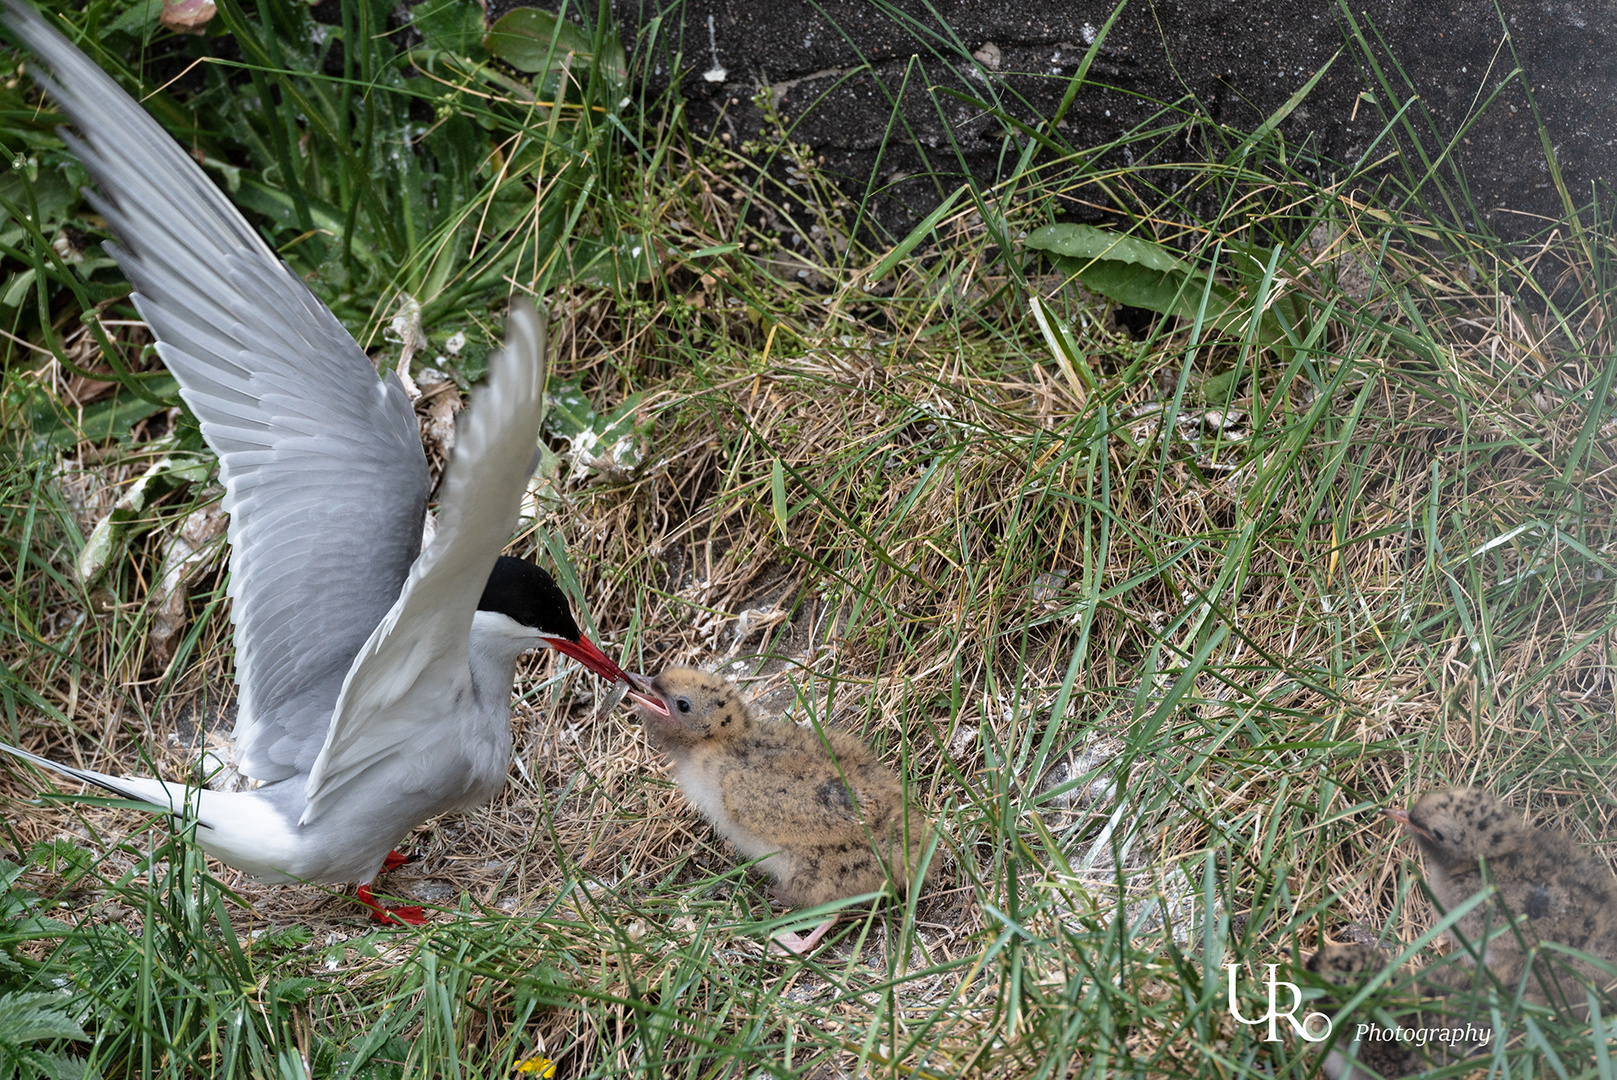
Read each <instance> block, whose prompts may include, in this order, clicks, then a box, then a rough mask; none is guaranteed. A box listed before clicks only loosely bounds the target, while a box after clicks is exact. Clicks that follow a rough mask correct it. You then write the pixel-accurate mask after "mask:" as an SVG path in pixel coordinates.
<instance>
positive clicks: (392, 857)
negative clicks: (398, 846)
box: [382, 851, 415, 871]
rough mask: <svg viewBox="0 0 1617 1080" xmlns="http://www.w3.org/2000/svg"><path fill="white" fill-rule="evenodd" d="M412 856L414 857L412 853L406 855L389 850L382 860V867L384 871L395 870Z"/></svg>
mask: <svg viewBox="0 0 1617 1080" xmlns="http://www.w3.org/2000/svg"><path fill="white" fill-rule="evenodd" d="M413 858H415V856H414V855H406V854H404V853H403V852H400V851H390V852H388V853H387V858H385V859H383V860H382V869H383V870H384V871H385V870H397V869H398V868H399V867H401V866H403V865H404V864H405V863H407V862H409V861H410V860H411V859H413Z"/></svg>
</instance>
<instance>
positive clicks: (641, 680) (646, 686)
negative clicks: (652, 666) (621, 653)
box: [623, 672, 668, 720]
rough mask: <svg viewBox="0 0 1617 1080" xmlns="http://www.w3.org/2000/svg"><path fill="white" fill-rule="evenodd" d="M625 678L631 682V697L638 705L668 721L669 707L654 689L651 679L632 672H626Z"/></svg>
mask: <svg viewBox="0 0 1617 1080" xmlns="http://www.w3.org/2000/svg"><path fill="white" fill-rule="evenodd" d="M623 677H624V678H625V679H627V680H628V681H629V696H630V697H632V698H634V700H635V703H636V704H638V705H639V706H640V707H641V708H642V709H645V710H646V711H647V712H648V713H651V714H652V715H653V716H660V717H662V718H663V719H664V720H666V719H668V706H667V705H665V704H663V699H662V695H661V694H659V693H657V691H656V690H655V689H653V688H652V685H651V680H650V679H648V678H646V677H645V676H644V675H636V674H633V673H632V672H624V674H623Z"/></svg>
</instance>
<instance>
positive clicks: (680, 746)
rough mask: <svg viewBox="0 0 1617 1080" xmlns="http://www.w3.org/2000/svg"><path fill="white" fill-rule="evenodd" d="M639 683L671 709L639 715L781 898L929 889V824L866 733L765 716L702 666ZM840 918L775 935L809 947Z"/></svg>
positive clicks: (817, 900)
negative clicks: (921, 871)
mask: <svg viewBox="0 0 1617 1080" xmlns="http://www.w3.org/2000/svg"><path fill="white" fill-rule="evenodd" d="M629 678H630V685H632V686H633V687H634V688H635V689H636V690H637V691H639V692H640V693H642V694H644V695H646V696H647V697H650V698H654V699H657V700H660V701H661V702H662V703H663V705H664V707H665V709H666V712H659V711H657V710H655V709H653V708H650V707H648V706H647V705H646V704H644V703H642V704H641V706H640V714H641V718H642V719H643V720H644V721H645V724H646V731H647V732H648V734H649V735H650V736H651V741H652V743H653V744H654V745H655V746H656V747H657V748H658V749H660V750H662V751H663V752H664V753H666V754H667V755H668V756H669V758H670V759H672V761H673V765H674V778H675V780H676V781H678V783H679V786H680V790H681V791H683V792H684V793H685V797H686V798H687V799H689V800H690V801H691V803H692V805H694V806H695V807H696V808H697V809H698V810H700V811H701V812H702V814H703V816H704V817H706V818H707V819H708V820H709V821H711V822H712V823H713V826H714V827H715V828H716V829H718V831H719V833H720V835H722V836H723V837H725V839H727V840H729V841H730V842H731V843H732V844H734V845H735V846H736V850H737V851H739V852H740V853H741V854H742V855H743V856H745V857H747V858H754V859H761V861H760V862H759V863H758V868H759V869H760V870H761V871H763V872H764V873H766V874H768V875H769V876H770V877H771V878H773V879H774V881H775V887H774V889H773V890H772V892H773V894H774V896H775V898H776V899H778V900H780V901H781V902H782V903H784V904H786V905H788V906H791V907H813V906H815V905H817V904H825V903H830V902H831V901H834V900H841V899H844V898H846V897H849V896H858V895H859V894H860V893H868V892H875V891H877V890H879V889H881V888H883V887H884V886H885V884H886V882H887V881H889V880H891V881H892V883H893V885H894V887H895V888H897V889H898V890H899V891H901V892H902V891H903V890H904V889H905V888H906V887H907V886H911V885H913V886H915V887H919V886H920V884H921V882H920V881H919V880H918V863H919V861H920V858H921V854H922V852H923V850H924V848H925V842H926V839H927V833H928V830H929V829H930V827H931V826H930V823H929V822H928V821H927V819H926V815H924V814H923V813H921V811H920V810H919V809H918V808H916V807H914V806H912V805H909V804H908V803H907V801H906V799H905V794H904V787H903V785H902V784H901V783H900V782H899V779H898V777H896V776H894V775H893V773H892V771H891V770H890V769H888V768H887V767H886V766H885V765H883V764H882V763H881V762H880V761H879V760H878V759H877V758H876V756H875V755H874V754H872V753H871V752H870V750H868V749H867V748H866V747H865V745H864V744H863V743H861V742H860V741H859V740H858V739H856V738H854V737H853V736H852V735H849V734H848V733H846V732H842V731H834V730H831V729H829V728H828V729H824V730H823V731H816V730H815V729H813V728H807V727H799V726H797V725H796V724H759V723H756V722H755V721H754V719H753V715H752V710H751V708H750V707H749V706H748V705H747V702H746V701H745V700H743V698H742V697H741V693H740V691H739V690H737V688H736V687H735V686H733V685H731V684H730V683H729V682H727V681H726V680H725V679H723V678H720V677H719V676H717V675H712V674H709V673H708V672H706V671H699V670H697V669H695V668H670V669H669V670H667V671H665V672H663V673H662V674H661V675H659V676H657V677H656V678H655V679H646V678H645V677H643V676H633V675H631V676H630V677H629ZM835 922H836V919H835V918H832V919H828V920H827V921H826V922H824V923H822V924H821V925H820V926H818V927H816V928H815V929H814V931H813V932H812V933H811V934H809V936H808V937H807V938H799V937H798V936H797V935H796V934H777V935H776V936H775V941H776V942H778V943H779V944H780V945H781V946H783V947H784V948H786V949H788V950H790V951H791V952H795V953H799V954H801V953H805V952H807V951H808V950H809V949H812V948H813V947H814V945H815V944H816V943H817V942H818V941H819V939H820V938H821V936H823V935H824V934H825V932H826V931H827V930H829V929H830V928H831V926H832V925H833V924H834V923H835Z"/></svg>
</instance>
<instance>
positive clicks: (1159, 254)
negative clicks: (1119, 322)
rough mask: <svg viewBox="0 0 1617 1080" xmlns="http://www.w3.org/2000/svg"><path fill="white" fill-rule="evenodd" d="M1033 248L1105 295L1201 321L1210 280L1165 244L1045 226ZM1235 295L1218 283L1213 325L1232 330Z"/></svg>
mask: <svg viewBox="0 0 1617 1080" xmlns="http://www.w3.org/2000/svg"><path fill="white" fill-rule="evenodd" d="M1026 244H1027V246H1028V247H1030V248H1032V249H1033V250H1035V251H1044V252H1047V253H1048V254H1050V255H1051V256H1053V257H1054V258H1055V261H1056V264H1057V266H1059V267H1060V268H1061V270H1062V271H1063V272H1065V273H1069V274H1073V275H1076V276H1077V278H1078V280H1079V281H1081V282H1083V283H1084V284H1085V285H1087V286H1088V287H1089V288H1091V289H1094V290H1095V291H1096V292H1098V293H1100V294H1101V295H1102V296H1105V297H1107V298H1108V299H1111V300H1116V301H1117V302H1118V303H1120V304H1126V305H1128V306H1129V307H1138V308H1145V309H1146V310H1147V311H1155V312H1156V313H1157V314H1159V315H1178V316H1180V317H1182V318H1186V319H1192V318H1195V317H1196V313H1197V311H1198V310H1199V309H1200V307H1201V302H1202V294H1203V293H1204V292H1206V291H1207V290H1206V286H1207V275H1206V274H1204V273H1202V272H1201V271H1200V270H1197V269H1196V268H1195V267H1193V266H1191V265H1190V264H1189V263H1187V262H1185V261H1184V260H1183V259H1181V258H1179V257H1178V256H1176V255H1174V254H1173V253H1172V252H1170V251H1169V250H1168V249H1167V248H1165V247H1163V246H1162V245H1161V244H1157V243H1153V242H1152V241H1150V240H1142V239H1140V238H1139V237H1137V236H1125V235H1123V234H1122V233H1115V232H1111V231H1109V230H1107V229H1097V228H1096V227H1095V226H1093V225H1075V224H1068V225H1044V226H1041V227H1039V228H1037V229H1034V230H1033V231H1032V232H1031V233H1029V234H1028V238H1027V241H1026ZM1234 299H1235V293H1234V291H1233V290H1231V289H1229V288H1227V287H1225V286H1222V285H1219V284H1217V283H1215V284H1214V285H1213V287H1212V291H1211V293H1210V294H1209V295H1208V297H1207V320H1208V322H1210V323H1212V322H1216V323H1218V324H1219V326H1220V328H1226V325H1227V324H1228V322H1229V320H1228V318H1227V316H1228V315H1229V314H1230V307H1231V304H1232V302H1233V301H1234Z"/></svg>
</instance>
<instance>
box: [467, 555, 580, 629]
mask: <svg viewBox="0 0 1617 1080" xmlns="http://www.w3.org/2000/svg"><path fill="white" fill-rule="evenodd" d="M477 610H478V611H497V612H499V613H500V614H501V615H506V616H509V617H510V618H512V619H515V620H516V621H517V622H519V623H521V624H522V625H523V626H531V627H533V628H534V629H535V630H538V631H539V632H540V633H543V634H551V635H554V636H556V637H562V638H566V639H567V640H568V641H577V640H578V639H579V636H580V635H579V631H578V623H576V622H574V621H573V611H572V608H571V607H570V606H568V603H567V594H566V593H564V592H562V591H561V586H560V585H557V584H556V579H555V578H553V577H551V576H550V575H549V574H547V573H545V572H544V571H543V570H541V569H539V568H538V567H537V566H535V565H533V563H531V562H525V561H524V560H522V559H513V558H512V557H511V556H509V555H501V556H500V557H499V558H498V559H497V560H495V563H494V570H493V572H492V573H490V574H489V576H488V584H487V585H485V586H483V598H482V599H481V600H479V601H478V602H477Z"/></svg>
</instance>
